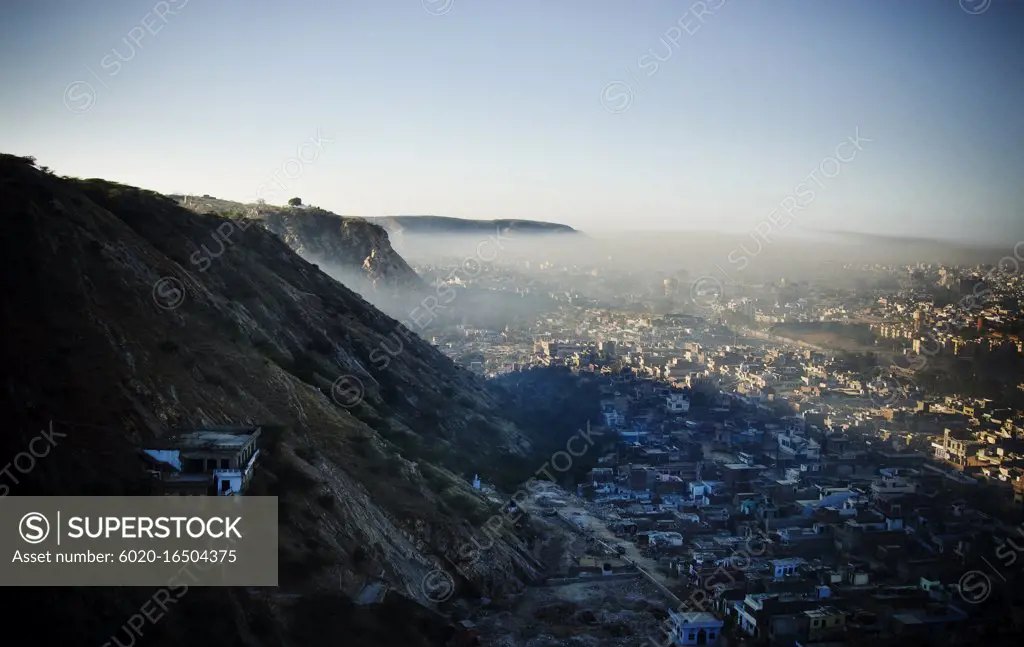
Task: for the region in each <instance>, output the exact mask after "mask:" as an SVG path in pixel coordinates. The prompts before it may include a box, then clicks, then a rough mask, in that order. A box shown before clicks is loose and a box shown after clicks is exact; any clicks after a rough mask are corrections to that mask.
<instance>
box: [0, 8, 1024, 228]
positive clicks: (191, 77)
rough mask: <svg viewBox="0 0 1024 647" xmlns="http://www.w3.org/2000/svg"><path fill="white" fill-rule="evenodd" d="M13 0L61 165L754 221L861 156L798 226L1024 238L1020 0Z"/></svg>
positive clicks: (17, 115) (27, 66) (235, 185)
mask: <svg viewBox="0 0 1024 647" xmlns="http://www.w3.org/2000/svg"><path fill="white" fill-rule="evenodd" d="M987 1H988V0H964V4H968V5H969V7H968V8H971V7H972V6H973V7H979V6H984V3H985V2H987ZM702 5H703V6H704V7H705V8H706V9H702V8H701V6H702ZM710 9H714V11H713V12H710ZM3 11H4V18H3V20H2V21H0V61H3V63H2V69H0V82H2V87H3V92H2V93H0V150H2V151H4V152H11V153H17V154H31V155H35V156H36V157H37V158H38V159H39V161H40V162H41V163H43V164H46V165H48V166H50V167H51V168H52V169H54V170H55V171H56V172H58V173H60V174H67V175H74V176H87V177H104V178H107V179H111V180H116V181H121V182H126V183H129V184H135V185H140V186H143V187H146V188H151V189H155V190H158V191H164V192H172V191H178V192H191V193H209V194H212V195H216V196H218V197H224V198H229V199H239V200H252V199H254V198H255V197H256V193H257V191H261V192H263V193H262V194H263V195H265V196H267V197H270V198H272V199H271V201H283V200H285V199H287V198H288V197H291V196H292V195H298V196H301V197H302V198H303V199H304V200H305V201H306V202H308V203H313V204H317V205H319V206H322V207H324V208H327V209H330V210H332V211H336V212H339V213H343V214H352V215H361V216H370V217H372V216H382V215H389V214H426V213H431V214H438V215H447V216H455V217H465V218H497V217H503V218H504V217H519V218H534V219H542V220H552V221H556V222H562V223H567V224H570V225H573V226H575V227H577V228H580V229H584V230H593V231H602V230H603V231H607V230H614V229H622V230H637V229H643V230H687V229H703V230H707V229H723V230H736V231H744V230H749V229H751V228H753V227H754V226H756V225H757V223H759V222H763V221H764V220H765V219H766V218H767V217H768V215H769V214H770V213H771V212H772V210H773V209H775V208H776V207H777V206H778V205H779V204H780V203H781V202H782V201H783V200H785V199H786V198H787V196H792V195H794V192H795V191H796V190H797V187H798V186H799V185H801V183H803V182H806V178H807V176H808V174H810V173H811V172H812V171H814V170H815V169H819V168H820V169H824V170H825V172H826V173H827V174H832V173H838V174H836V175H834V176H833V177H830V178H821V179H820V180H819V183H818V184H817V185H816V186H815V195H814V198H813V200H811V201H809V202H806V203H803V204H802V205H801V206H802V210H800V211H799V213H797V214H795V215H794V217H793V218H792V219H787V220H788V222H789V223H795V224H790V225H787V226H791V227H792V228H793V229H794V230H796V229H799V228H812V229H814V228H820V229H842V230H854V231H864V232H872V233H892V234H895V235H921V236H927V237H934V238H947V239H960V240H965V241H971V242H980V241H988V242H997V241H1006V240H1007V239H1010V238H1012V239H1013V240H1018V239H1020V238H1022V237H1024V200H1022V198H1024V183H1022V178H1024V147H1022V144H1024V126H1022V122H1021V119H1022V118H1021V115H1022V114H1024V109H1022V106H1024V100H1022V99H1024V38H1020V35H1021V34H1024V3H1021V2H1016V1H1011V0H991V5H990V6H988V7H987V8H986V9H985V11H983V12H982V13H979V14H973V15H972V14H969V13H968V12H966V11H965V10H964V9H963V8H962V7H961V5H960V4H959V3H958V2H957V0H906V1H902V2H893V1H890V0H857V1H854V0H848V1H841V0H830V1H813V2H812V1H811V0H802V1H793V2H785V1H779V2H753V1H751V0H706V2H704V3H696V5H694V4H692V3H691V2H689V1H688V0H683V1H682V2H667V1H659V0H652V1H650V2H627V1H625V0H618V1H611V0H586V1H584V0H565V1H563V2H551V1H550V0H516V1H514V2H508V1H500V2H499V1H485V0H474V1H472V2H471V1H469V0H435V2H433V3H430V2H425V1H424V2H421V0H387V1H381V0H358V1H338V0H324V1H320V0H309V1H303V2H294V3H285V2H268V1H265V0H248V1H247V2H240V1H232V2H228V1H220V0H218V1H217V2H214V1H213V0H167V2H166V3H159V2H153V1H151V0H144V1H143V0H108V1H105V2H101V3H83V2H56V1H48V0H41V1H40V0H13V2H12V1H11V0H8V2H6V3H5V6H4V10H3ZM704 11H708V13H704V15H703V16H700V17H698V16H697V14H698V13H702V12H704ZM172 12H173V13H172ZM157 14H163V16H164V17H163V19H161V18H160V17H159V16H158V15H157ZM154 32H155V33H154ZM133 38H134V40H135V41H136V42H133ZM655 57H657V58H655ZM659 59H660V60H659ZM652 61H654V62H656V63H657V69H656V71H653V73H652V69H653V67H654V66H653V64H652ZM80 81H81V82H86V83H89V84H91V87H90V86H86V85H83V84H78V85H71V84H75V83H76V82H80ZM621 82H625V83H626V84H628V85H629V86H630V90H629V91H630V92H631V93H632V94H631V95H629V94H628V93H626V92H625V90H624V86H622V85H621ZM610 83H615V84H616V85H613V86H608V84H610ZM69 86H71V87H69ZM606 86H607V87H608V88H610V89H606ZM627 99H629V100H628V105H624V104H626V103H627V101H626V100H627ZM602 100H604V101H602ZM623 107H625V109H624V110H622V108H623ZM857 132H859V134H860V136H861V138H862V141H864V140H870V141H867V143H863V145H862V147H861V150H858V151H856V155H855V156H853V157H852V160H851V161H849V162H847V163H843V164H842V165H841V166H840V167H835V166H829V164H830V163H828V162H824V165H822V164H823V160H825V159H826V158H828V157H830V156H834V155H835V151H836V147H837V145H839V144H840V143H841V142H843V141H844V140H847V139H848V138H850V137H852V136H854V135H855V133H857ZM318 133H319V136H318ZM318 137H319V139H320V141H321V144H320V146H319V147H314V146H312V145H310V144H309V143H308V142H309V141H310V140H311V139H316V138H318ZM326 140H332V141H330V142H328V141H326ZM304 144H305V147H304V148H300V147H303V146H304ZM297 154H300V155H302V156H303V157H305V158H306V160H310V161H308V162H304V163H298V162H296V161H295V160H292V161H291V162H288V161H287V160H288V159H289V158H293V157H295V156H296V155H297ZM843 155H845V156H846V159H850V156H851V155H852V150H851V149H849V148H847V149H846V150H844V151H843ZM835 168H838V171H834V170H832V169H835ZM820 172H821V171H819V173H820ZM275 176H276V177H277V178H278V179H277V181H276V182H275V180H274V178H275ZM275 183H276V184H277V185H278V188H277V189H276V190H275V191H274V192H273V193H274V195H270V194H269V193H267V192H266V189H260V187H261V186H263V187H266V186H267V185H268V184H270V185H272V184H275Z"/></svg>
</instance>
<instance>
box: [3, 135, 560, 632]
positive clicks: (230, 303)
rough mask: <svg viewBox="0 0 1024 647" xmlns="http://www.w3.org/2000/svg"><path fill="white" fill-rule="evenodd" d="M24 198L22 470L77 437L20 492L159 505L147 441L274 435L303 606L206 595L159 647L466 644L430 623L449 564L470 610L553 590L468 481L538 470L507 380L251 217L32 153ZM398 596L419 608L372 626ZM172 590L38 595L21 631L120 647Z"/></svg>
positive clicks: (12, 303) (531, 437) (267, 459)
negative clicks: (145, 473) (234, 431)
mask: <svg viewBox="0 0 1024 647" xmlns="http://www.w3.org/2000/svg"><path fill="white" fill-rule="evenodd" d="M0 185H2V186H3V202H4V218H3V225H4V228H5V231H4V235H3V236H2V237H0V258H2V259H3V260H2V263H3V271H2V272H0V276H2V277H3V285H2V288H3V289H2V290H0V327H2V329H3V330H4V334H3V336H2V339H0V357H2V358H3V361H4V368H5V375H6V376H7V378H6V379H5V384H4V389H3V396H2V397H3V400H2V402H3V404H2V407H0V410H2V412H3V414H4V419H5V422H6V432H5V433H4V434H3V436H2V441H0V452H3V453H2V454H0V456H3V457H5V458H6V457H12V456H15V455H16V454H17V453H18V452H22V451H24V449H25V447H26V444H27V443H28V441H29V440H31V439H32V438H33V437H34V436H35V435H37V434H38V433H39V430H40V429H45V428H46V427H47V425H49V424H50V423H53V425H54V429H55V430H56V431H58V432H60V433H62V434H65V436H66V437H65V438H63V439H62V441H61V444H60V446H59V447H58V448H55V449H54V450H53V451H52V452H51V453H50V455H49V456H47V457H46V459H45V460H42V459H40V461H39V464H38V465H37V466H36V467H35V469H33V470H31V472H30V473H27V474H22V473H19V474H18V477H19V479H18V482H17V484H16V485H13V486H12V490H13V491H12V492H11V494H13V495H30V494H42V495H57V494H78V495H86V494H126V493H128V494H137V493H144V490H140V487H142V486H141V485H140V476H141V469H140V465H139V462H138V457H137V448H138V447H139V446H140V445H141V444H143V443H146V442H148V441H151V440H153V439H157V438H159V437H161V436H163V435H165V434H167V433H168V431H169V430H171V429H175V428H177V429H181V428H198V427H203V426H208V425H218V424H225V425H230V424H260V425H263V426H264V428H265V429H266V430H267V435H268V442H267V444H266V446H265V447H263V448H262V449H261V451H262V452H263V453H262V454H261V459H260V461H259V463H258V464H257V468H256V475H255V477H254V480H253V484H252V488H253V489H252V493H253V494H270V495H276V496H278V497H280V512H279V514H280V523H281V525H280V546H281V549H280V551H281V552H280V563H281V574H280V580H281V587H280V592H286V593H287V592H295V593H296V594H297V598H296V599H294V600H291V601H289V602H288V603H287V604H285V603H284V602H282V601H281V599H280V598H279V597H276V596H278V592H270V593H267V592H260V591H249V590H241V589H233V588H215V589H197V590H196V591H195V592H190V593H189V594H188V595H187V596H186V597H184V598H183V599H182V600H181V602H180V603H179V605H177V606H176V607H174V610H173V612H172V613H173V614H174V621H173V622H170V621H168V622H164V623H161V624H160V625H159V626H158V627H149V626H148V625H147V629H148V630H150V632H151V633H150V634H148V635H147V636H146V639H147V642H148V644H168V645H169V644H191V645H211V646H212V645H215V644H216V645H219V646H221V647H224V646H230V645H241V644H248V645H260V644H266V645H300V644H308V643H309V642H310V636H311V633H310V632H311V631H314V629H315V630H316V632H315V635H318V636H321V637H322V636H329V635H341V632H343V631H344V632H347V633H345V636H346V639H347V643H346V644H351V645H379V644H408V645H415V644H442V643H441V642H437V641H438V640H440V641H442V642H443V636H448V635H450V629H451V627H448V626H447V625H446V624H445V623H446V622H447V621H446V620H445V619H444V618H443V617H440V616H437V615H436V614H431V613H427V610H426V608H425V607H431V606H434V605H433V603H432V601H431V600H430V598H429V597H428V594H427V592H426V591H425V590H424V587H423V585H422V583H423V581H424V577H425V575H426V574H427V573H428V572H429V571H430V570H431V568H433V567H432V566H431V565H432V564H436V563H437V560H454V562H455V563H458V564H459V566H460V569H461V571H460V572H461V574H462V575H461V576H460V577H461V579H460V581H459V583H458V584H459V595H488V596H491V595H500V594H501V593H502V592H506V591H510V590H516V589H517V587H520V586H521V585H522V583H523V582H525V581H528V580H529V579H530V578H531V577H533V576H534V571H533V569H534V566H533V562H531V561H530V560H529V559H527V558H525V557H524V554H523V549H522V544H521V542H519V540H518V539H516V538H515V536H514V535H513V532H512V530H511V529H510V528H504V529H502V530H501V531H500V532H499V540H498V541H493V540H492V539H491V538H487V537H484V536H483V534H482V533H483V532H484V531H483V530H482V529H481V524H482V522H483V521H485V520H487V519H488V517H489V516H491V515H492V514H493V513H494V510H495V509H496V508H495V506H494V505H493V504H491V503H490V502H489V501H487V500H486V499H485V498H484V497H482V496H481V495H480V494H479V493H478V492H477V491H475V490H473V489H472V488H470V487H469V485H468V483H467V480H468V478H469V477H471V476H472V474H473V473H474V472H477V471H478V472H480V473H481V474H483V475H490V476H492V477H494V478H497V477H498V476H499V475H500V474H501V472H502V470H506V471H510V470H513V469H514V467H515V466H516V465H524V466H526V465H529V466H530V468H529V471H526V470H524V472H525V473H524V474H522V477H523V478H525V477H526V476H528V475H529V474H530V473H531V472H532V470H533V469H534V468H535V467H536V466H535V465H533V462H534V460H535V457H534V456H532V455H531V451H532V448H533V447H534V444H535V442H536V441H537V440H538V436H537V435H535V434H532V433H528V432H526V431H524V430H523V429H521V428H519V427H517V426H516V425H515V424H513V423H512V422H510V421H509V420H507V419H506V418H505V417H504V416H503V415H502V410H501V400H500V397H499V396H498V395H496V394H495V393H494V392H492V390H491V388H490V387H489V386H488V385H487V384H486V383H485V382H483V381H482V380H480V379H478V378H477V377H475V376H474V375H472V374H470V373H469V372H468V371H465V370H463V369H461V368H459V367H458V366H456V365H455V364H453V363H452V362H451V361H450V360H448V359H447V358H446V357H444V356H443V355H442V354H441V353H439V352H438V351H436V350H435V349H434V348H433V347H431V346H430V345H429V344H427V343H426V342H424V341H423V340H422V339H420V338H419V337H418V336H416V335H415V333H414V332H412V331H409V330H407V329H403V328H401V327H400V326H399V325H398V323H397V322H396V321H394V320H393V319H391V318H389V317H388V316H386V315H385V314H383V313H381V312H380V311H378V310H377V309H375V308H374V307H373V306H371V305H370V304H369V303H367V302H366V301H365V300H363V299H362V298H361V297H360V296H359V295H357V294H356V293H354V292H353V291H352V290H350V289H348V288H347V287H345V286H344V285H342V284H340V283H338V282H337V281H335V280H334V279H332V278H331V277H330V276H328V275H327V274H325V273H324V272H323V271H321V270H320V269H319V268H317V267H316V266H315V265H313V264H311V263H309V262H308V261H306V260H303V259H302V258H301V257H300V256H299V255H298V254H296V253H295V252H294V251H293V250H292V249H291V248H289V246H288V245H286V244H285V243H284V242H283V241H282V240H281V238H280V237H279V236H277V235H274V234H272V233H271V232H270V231H269V230H268V229H269V228H264V227H262V226H252V222H251V221H249V220H247V219H245V218H238V219H231V218H228V217H225V216H221V215H213V214H204V213H197V212H195V211H193V210H189V209H185V208H183V207H182V206H181V205H180V204H179V203H178V202H176V201H175V200H173V199H171V198H168V197H166V196H162V195H159V194H156V193H153V192H150V191H145V190H142V189H138V188H135V187H130V186H124V185H119V184H115V183H112V182H107V181H104V180H97V179H89V180H78V179H72V178H60V177H56V176H54V175H51V174H49V173H48V172H46V171H44V170H40V169H39V168H38V167H36V166H35V165H34V160H31V159H30V158H19V157H14V156H10V155H3V156H0ZM217 240H221V241H222V242H223V249H222V250H220V251H219V252H218V254H216V255H212V254H211V255H209V256H208V260H209V262H208V263H202V264H196V263H194V262H193V259H194V258H195V256H194V255H195V254H196V253H197V252H202V249H203V246H204V245H212V244H214V242H215V241H217ZM204 258H207V257H205V256H204ZM382 349H386V350H387V353H388V357H389V361H387V362H384V363H381V362H378V361H375V359H374V356H375V355H374V354H375V353H379V352H380V351H381V350H382ZM377 356H378V357H379V355H377ZM339 384H341V385H342V386H343V387H344V388H341V389H339ZM353 385H355V386H353ZM356 387H357V388H356ZM353 392H355V394H356V396H357V397H353ZM542 462H543V459H541V460H540V461H536V464H537V465H540V464H542ZM510 481H514V479H513V478H512V477H511V476H510ZM491 534H492V535H493V534H494V533H493V531H492V533H491ZM471 542H476V545H491V544H492V543H493V547H492V548H490V549H489V550H488V552H487V556H486V559H473V560H467V561H465V562H464V563H463V561H462V556H461V551H459V550H458V548H459V547H461V546H465V545H467V544H469V543H471ZM376 578H380V579H382V580H383V581H384V582H385V583H386V584H387V585H388V586H389V587H390V589H391V590H392V591H397V592H399V593H398V594H397V595H398V599H397V600H396V599H395V597H394V596H395V595H396V594H394V593H393V594H392V595H391V596H390V598H391V601H390V602H388V603H387V604H386V605H377V606H373V605H371V606H370V607H357V606H354V605H353V603H352V600H353V599H354V598H355V597H356V596H357V595H358V593H359V592H360V591H361V590H363V588H364V587H365V586H367V584H368V583H370V582H372V581H374V580H375V579H376ZM151 593H152V592H151V591H147V590H144V589H133V588H126V589H105V588H92V589H88V590H86V589H73V588H72V589H32V590H29V591H27V592H25V593H24V594H23V595H19V596H18V600H17V601H16V603H15V604H14V605H13V606H11V607H9V608H8V613H10V614H11V616H12V617H19V618H20V619H22V620H23V621H25V622H28V623H30V624H31V626H33V627H35V628H36V629H35V631H37V632H43V633H44V634H46V635H45V641H47V642H53V643H54V644H57V641H61V642H71V643H76V644H77V643H80V642H83V641H84V642H95V644H104V643H108V642H110V640H111V636H113V635H114V634H115V633H116V632H117V631H119V629H120V628H121V625H123V623H124V622H125V619H126V618H128V617H129V616H131V615H132V614H135V613H138V609H139V608H140V607H141V605H142V604H143V603H144V602H145V601H146V600H147V599H148V598H149V596H150V595H151ZM396 613H399V614H400V615H401V616H402V617H403V618H404V619H406V620H407V621H408V624H407V625H403V623H395V622H394V615H395V614H396ZM417 622H418V623H420V624H418V625H417V624H416V623H417ZM413 627H420V630H418V631H412V632H411V633H410V630H411V629H412V628H413ZM349 628H351V629H349ZM435 634H436V636H440V637H439V638H437V640H434V639H433V638H428V636H434V635H435ZM132 640H133V641H134V637H132ZM121 641H122V643H124V642H125V641H126V639H125V638H124V636H121Z"/></svg>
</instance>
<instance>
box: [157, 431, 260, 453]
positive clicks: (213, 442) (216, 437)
mask: <svg viewBox="0 0 1024 647" xmlns="http://www.w3.org/2000/svg"><path fill="white" fill-rule="evenodd" d="M257 433H259V427H229V428H218V429H207V430H199V431H193V432H189V433H184V434H176V435H174V436H169V437H167V438H161V439H160V440H159V441H157V442H156V443H153V444H154V445H156V446H157V448H159V449H185V450H198V449H241V448H242V447H244V446H245V445H246V443H248V442H249V440H250V439H252V437H253V436H254V435H256V434H257Z"/></svg>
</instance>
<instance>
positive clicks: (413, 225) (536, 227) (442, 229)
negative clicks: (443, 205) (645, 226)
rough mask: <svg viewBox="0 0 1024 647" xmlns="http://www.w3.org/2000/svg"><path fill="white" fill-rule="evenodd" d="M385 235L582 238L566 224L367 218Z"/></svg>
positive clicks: (438, 217)
mask: <svg viewBox="0 0 1024 647" xmlns="http://www.w3.org/2000/svg"><path fill="white" fill-rule="evenodd" d="M367 220H369V221H370V222H372V223H375V224H379V225H380V226H382V227H384V229H386V230H387V231H388V233H389V234H399V233H401V234H449V235H451V234H493V233H494V232H495V231H496V230H498V231H502V232H506V231H516V232H520V233H525V234H575V235H582V234H581V233H580V232H579V231H577V230H575V229H573V228H572V227H570V226H569V225H560V224H557V223H553V222H540V221H537V220H467V219H464V218H446V217H444V216H385V217H383V218H367Z"/></svg>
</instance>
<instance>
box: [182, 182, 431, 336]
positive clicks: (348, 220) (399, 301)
mask: <svg viewBox="0 0 1024 647" xmlns="http://www.w3.org/2000/svg"><path fill="white" fill-rule="evenodd" d="M171 197H173V198H175V199H176V200H177V201H178V202H179V203H181V204H182V205H183V206H187V207H188V208H189V209H192V210H193V211H196V212H199V213H207V214H218V215H223V216H227V217H231V218H239V217H244V218H249V219H252V220H254V221H256V222H258V223H259V224H260V225H262V226H263V227H265V228H266V229H267V230H269V231H271V232H273V233H274V234H276V235H277V236H279V237H280V238H281V240H283V241H284V242H285V243H286V244H287V245H288V246H289V247H291V248H292V249H293V250H295V252H296V253H297V254H299V256H301V257H302V258H304V259H306V260H307V261H309V262H311V263H315V264H317V265H318V266H319V267H320V268H321V269H322V270H324V272H326V273H327V274H328V275H330V276H331V277H333V278H334V279H336V280H338V281H340V282H342V283H344V284H345V285H346V286H347V287H348V288H349V289H351V290H353V291H355V292H358V293H359V294H360V295H362V296H363V297H364V298H365V299H366V300H367V301H370V302H371V303H373V304H374V305H375V306H377V307H378V308H380V309H382V310H385V311H386V312H389V313H390V314H394V315H396V316H401V315H403V314H405V313H406V312H407V310H408V308H407V307H406V305H407V304H408V303H409V302H410V301H413V300H414V297H415V296H417V295H420V294H421V293H423V292H424V291H425V290H426V289H427V286H426V284H425V283H424V282H423V280H422V279H421V278H420V277H419V276H418V275H417V274H416V272H415V270H413V269H412V267H410V266H409V264H408V263H407V262H406V261H405V259H404V258H402V257H401V256H400V255H399V254H398V253H397V252H396V251H395V250H394V249H393V248H392V245H391V242H390V240H389V239H388V232H387V231H386V230H385V229H384V227H382V226H380V225H376V224H371V223H370V222H369V221H367V220H365V219H363V218H353V217H349V216H339V215H338V214H335V213H331V212H330V211H325V210H323V209H319V208H317V207H274V206H269V205H264V204H259V205H257V204H242V203H240V202H230V201H227V200H218V199H216V198H195V197H193V196H171Z"/></svg>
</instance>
